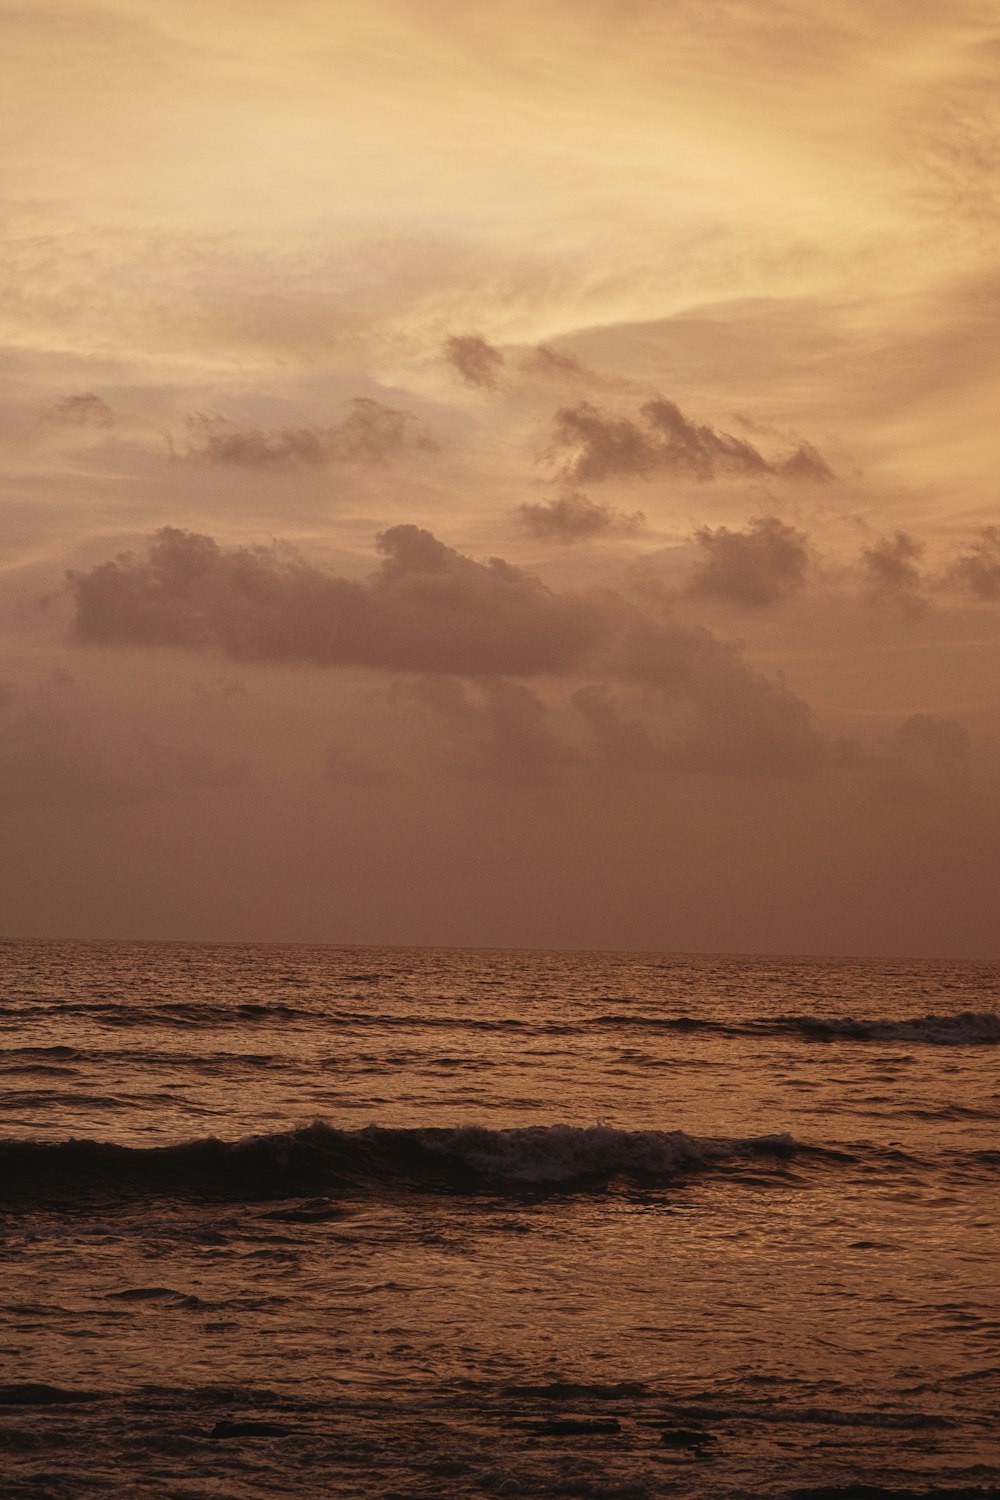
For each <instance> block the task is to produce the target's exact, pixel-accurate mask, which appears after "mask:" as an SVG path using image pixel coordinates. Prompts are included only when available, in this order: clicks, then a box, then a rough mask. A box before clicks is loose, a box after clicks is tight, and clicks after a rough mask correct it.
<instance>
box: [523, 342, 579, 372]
mask: <svg viewBox="0 0 1000 1500" xmlns="http://www.w3.org/2000/svg"><path fill="white" fill-rule="evenodd" d="M520 368H521V369H522V370H523V371H524V373H525V374H526V375H536V376H539V377H540V378H541V379H542V380H593V379H595V375H594V371H593V370H590V369H588V368H587V366H586V365H585V364H584V363H583V361H582V360H580V359H577V357H576V355H575V354H564V353H563V351H562V350H561V349H553V348H552V346H551V345H550V344H536V345H535V347H534V348H533V349H529V350H528V351H527V353H526V354H524V355H523V356H522V358H521V360H520Z"/></svg>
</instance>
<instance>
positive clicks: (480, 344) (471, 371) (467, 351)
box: [444, 333, 504, 391]
mask: <svg viewBox="0 0 1000 1500" xmlns="http://www.w3.org/2000/svg"><path fill="white" fill-rule="evenodd" d="M444 357H445V359H446V360H447V361H448V363H449V364H450V365H451V366H452V368H453V369H454V370H456V371H457V372H458V374H459V375H461V377H462V379H463V380H464V381H465V383H466V385H478V386H481V387H482V388H483V389H484V390H488V391H493V390H496V387H497V383H498V382H499V379H500V371H501V370H502V369H503V367H504V357H503V354H502V353H501V352H500V350H499V349H497V348H496V346H495V345H493V344H491V343H489V342H488V340H486V339H484V338H483V335H482V334H481V333H462V334H454V335H453V336H452V337H451V338H450V339H448V340H447V342H446V343H445V346H444Z"/></svg>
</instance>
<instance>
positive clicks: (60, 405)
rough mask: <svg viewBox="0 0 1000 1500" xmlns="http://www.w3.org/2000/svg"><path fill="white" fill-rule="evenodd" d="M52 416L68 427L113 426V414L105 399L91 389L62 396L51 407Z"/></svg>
mask: <svg viewBox="0 0 1000 1500" xmlns="http://www.w3.org/2000/svg"><path fill="white" fill-rule="evenodd" d="M52 418H53V420H54V421H56V422H64V423H65V424H66V425H67V426H69V427H113V426H114V425H115V414H114V412H113V411H112V410H111V407H110V406H109V405H108V403H107V402H106V401H102V399H101V397H100V396H95V395H94V393H93V392H92V391H84V392H83V393H82V394H81V395H79V396H64V397H63V399H62V400H61V401H57V402H56V404H55V406H54V407H53V408H52Z"/></svg>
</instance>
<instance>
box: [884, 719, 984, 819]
mask: <svg viewBox="0 0 1000 1500" xmlns="http://www.w3.org/2000/svg"><path fill="white" fill-rule="evenodd" d="M882 768H883V775H884V789H885V790H886V791H887V792H888V793H889V795H890V796H892V797H893V798H894V799H896V800H902V801H910V800H913V801H917V802H919V803H926V801H927V799H928V797H931V798H935V797H936V798H940V797H941V796H948V795H954V794H956V793H958V794H961V793H963V792H965V791H966V790H967V789H968V785H969V774H970V737H969V732H968V730H967V729H966V728H965V727H964V725H962V724H959V723H957V722H956V720H954V719H945V718H941V717H940V716H938V715H936V714H913V715H912V716H911V717H910V718H908V719H906V720H905V721H904V722H903V723H902V724H900V725H899V726H898V728H897V729H896V730H895V731H894V732H893V734H892V735H891V736H890V738H889V740H888V742H887V744H886V748H885V754H884V758H883V761H882Z"/></svg>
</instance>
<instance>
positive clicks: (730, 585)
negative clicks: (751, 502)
mask: <svg viewBox="0 0 1000 1500" xmlns="http://www.w3.org/2000/svg"><path fill="white" fill-rule="evenodd" d="M695 539H696V540H697V542H698V545H699V546H700V547H701V549H702V551H703V552H704V554H705V556H704V558H703V559H702V560H701V561H700V562H699V563H698V565H697V566H696V568H695V570H694V573H693V575H692V577H691V579H690V581H689V583H688V586H687V592H688V593H689V594H692V595H696V596H702V597H711V598H717V599H726V600H729V601H731V602H732V603H735V604H742V605H745V606H746V607H747V608H748V609H762V608H764V607H765V606H766V605H768V604H774V603H776V602H777V601H778V600H779V599H785V598H787V597H788V595H790V594H793V593H794V592H795V591H796V590H797V589H799V588H801V587H802V584H803V583H804V582H805V576H806V570H807V568H808V565H809V553H808V549H807V546H806V538H805V536H804V535H803V534H802V532H801V531H796V530H795V528H794V527H793V526H789V525H787V524H786V522H784V521H780V520H779V519H778V517H777V516H758V517H756V518H755V519H753V520H752V521H751V522H750V525H749V526H748V527H747V529H746V531H730V530H729V528H728V527H726V526H719V527H718V528H717V529H716V530H714V531H713V530H712V529H711V528H710V527H708V526H703V527H701V529H700V530H698V531H696V532H695Z"/></svg>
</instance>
